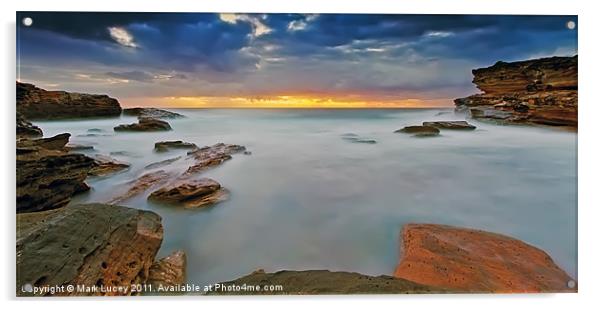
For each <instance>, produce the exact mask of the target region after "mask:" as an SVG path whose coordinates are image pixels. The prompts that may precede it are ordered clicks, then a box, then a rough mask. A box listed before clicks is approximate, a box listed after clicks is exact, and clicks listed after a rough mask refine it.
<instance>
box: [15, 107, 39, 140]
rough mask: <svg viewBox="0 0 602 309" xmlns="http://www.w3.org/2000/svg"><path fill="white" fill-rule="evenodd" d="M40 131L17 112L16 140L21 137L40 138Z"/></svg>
mask: <svg viewBox="0 0 602 309" xmlns="http://www.w3.org/2000/svg"><path fill="white" fill-rule="evenodd" d="M42 134H43V133H42V129H40V128H38V127H37V126H35V125H33V124H32V123H31V122H29V121H28V120H27V119H25V117H23V115H21V114H19V113H18V112H17V138H22V137H41V136H42Z"/></svg>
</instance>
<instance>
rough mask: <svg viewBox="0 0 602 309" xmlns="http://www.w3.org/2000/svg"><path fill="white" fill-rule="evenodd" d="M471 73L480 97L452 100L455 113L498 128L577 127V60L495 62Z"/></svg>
mask: <svg viewBox="0 0 602 309" xmlns="http://www.w3.org/2000/svg"><path fill="white" fill-rule="evenodd" d="M472 72H473V75H474V79H473V83H474V84H475V85H477V88H479V89H481V90H483V91H484V93H483V94H475V95H472V96H469V97H466V98H459V99H456V100H454V103H455V104H456V111H458V112H466V113H468V114H469V115H470V116H471V117H472V118H474V119H481V120H492V121H495V122H497V123H502V124H538V125H548V126H565V127H570V128H576V127H577V124H578V121H577V114H578V112H577V108H578V107H577V103H578V100H577V56H574V57H551V58H542V59H536V60H529V61H519V62H511V63H506V62H498V63H496V64H495V65H493V66H491V67H488V68H482V69H477V70H473V71H472Z"/></svg>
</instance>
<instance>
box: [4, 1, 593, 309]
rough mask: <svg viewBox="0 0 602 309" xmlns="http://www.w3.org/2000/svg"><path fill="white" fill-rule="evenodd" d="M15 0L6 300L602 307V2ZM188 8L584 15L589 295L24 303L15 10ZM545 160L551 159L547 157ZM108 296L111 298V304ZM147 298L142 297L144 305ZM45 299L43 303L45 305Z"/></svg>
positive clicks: (583, 171)
mask: <svg viewBox="0 0 602 309" xmlns="http://www.w3.org/2000/svg"><path fill="white" fill-rule="evenodd" d="M151 2H152V1H149V0H146V1H128V2H126V1H123V0H102V1H93V2H89V3H84V1H65V0H51V1H25V0H21V1H15V0H12V1H11V0H4V1H2V2H1V3H2V4H1V6H2V10H1V13H0V14H1V15H2V24H1V26H2V34H3V37H2V43H3V45H2V47H1V48H0V53H1V54H2V57H0V59H1V61H2V66H0V67H1V68H3V71H4V74H2V83H1V87H2V92H1V94H2V99H3V100H2V102H1V103H0V106H1V108H2V112H1V114H0V117H2V118H0V119H1V120H0V125H1V128H2V144H1V145H2V148H1V151H0V155H1V156H2V160H1V164H2V165H1V167H2V169H1V172H2V183H1V185H0V190H2V191H1V194H0V197H1V198H2V199H3V200H4V203H3V205H1V206H0V208H2V223H3V224H2V231H3V235H2V238H1V239H2V250H1V252H2V253H0V258H1V260H2V265H1V266H2V270H3V271H2V272H0V294H1V295H2V299H3V302H6V304H5V305H8V306H10V307H17V306H18V307H19V308H30V307H31V308H39V307H43V308H46V307H60V308H82V307H83V306H85V307H87V308H105V307H106V306H116V305H118V306H145V307H149V308H165V307H168V306H169V307H178V308H180V307H207V306H226V305H232V306H240V307H251V308H253V307H261V308H266V307H267V308H280V307H282V306H286V307H292V308H306V307H307V306H311V307H314V306H320V307H335V306H336V307H338V306H349V307H351V308H367V307H371V309H373V308H374V309H376V308H386V307H389V306H396V307H407V308H420V309H423V308H447V307H448V306H451V307H452V308H454V307H463V308H487V309H494V308H504V309H508V308H512V307H515V308H524V307H527V306H528V307H533V308H563V309H567V308H572V307H594V306H596V307H598V308H599V306H600V305H601V304H602V301H601V300H600V296H601V295H600V294H602V292H600V291H598V290H599V288H601V287H602V283H601V282H602V276H601V271H600V264H601V263H602V255H601V254H600V252H601V247H602V242H600V240H599V239H598V236H600V235H602V232H601V231H600V229H599V226H600V225H601V222H600V219H601V217H602V212H601V211H600V208H601V207H602V203H600V202H601V199H600V195H601V194H600V192H598V190H602V189H600V188H599V185H600V180H599V174H600V172H602V169H601V168H600V165H601V164H600V160H601V159H602V154H601V151H600V140H601V139H602V135H601V133H602V130H601V129H600V126H599V124H600V120H599V119H600V117H602V108H601V106H602V91H598V90H599V89H600V88H601V87H602V86H601V85H600V83H601V82H602V78H601V75H602V68H601V67H600V66H601V65H600V58H601V57H602V52H601V50H600V38H602V34H601V32H602V23H601V22H600V20H601V19H602V16H601V14H602V12H601V10H600V5H599V4H597V3H596V1H581V0H566V1H557V0H530V1H529V0H522V1H518V0H411V1H410V0H405V1H404V0H389V1H387V0H369V1H365V0H362V1H357V0H343V1H341V0H298V1H285V0H274V1H265V0H264V1H261V0H254V1H244V0H239V1H233V0H219V1H186V0H167V1H156V2H153V3H151ZM17 10H22V11H27V10H29V11H34V10H38V11H156V12H163V11H172V12H173V11H182V12H241V13H244V12H247V13H250V12H258V13H270V12H273V13H277V12H296V13H327V12H339V13H436V14H559V15H567V14H571V15H573V14H576V15H579V18H578V26H577V28H578V35H579V105H580V106H579V135H578V136H579V161H578V162H579V206H578V207H579V224H578V225H579V264H578V265H579V274H578V278H579V293H577V294H555V295H552V294H549V295H542V294H538V295H387V296H292V297H291V296H289V297H282V296H276V297H274V296H272V297H258V296H255V297H223V296H220V297H178V298H175V297H168V298H166V297H145V298H140V297H137V298H103V299H100V298H78V299H74V298H70V299H61V300H57V299H43V300H41V301H40V300H32V299H16V298H15V296H14V293H15V288H14V283H15V280H16V279H15V278H16V274H15V151H14V147H15V144H14V141H15V86H14V82H15V79H16V75H15V74H16V73H15V68H16V66H15V49H16V48H15V25H16V24H15V18H16V17H15V11H17ZM542 160H545V158H542ZM99 300H103V301H102V302H101V301H99ZM134 301H135V302H137V303H134ZM42 302H43V303H42Z"/></svg>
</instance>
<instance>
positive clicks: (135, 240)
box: [16, 204, 163, 296]
mask: <svg viewBox="0 0 602 309" xmlns="http://www.w3.org/2000/svg"><path fill="white" fill-rule="evenodd" d="M162 240H163V227H162V225H161V217H159V216H158V215H157V214H155V213H153V212H150V211H144V210H139V209H133V208H126V207H121V206H112V205H104V204H84V205H69V206H67V207H64V208H61V209H57V210H50V211H44V212H37V213H28V214H18V215H17V258H16V259H17V295H22V296H30V295H33V294H32V293H28V292H27V288H24V287H26V285H28V284H30V285H33V286H35V287H44V286H57V285H58V286H64V287H66V286H67V285H73V286H75V287H76V288H75V289H74V290H73V291H68V290H67V289H65V290H64V291H59V293H57V294H54V295H58V296H61V295H62V296H65V295H130V294H131V293H132V291H131V289H129V287H131V286H132V284H138V283H145V282H146V281H147V280H148V278H149V270H150V268H151V265H152V264H153V262H154V261H155V255H156V254H157V251H158V250H159V247H160V246H161V242H162ZM77 286H85V287H89V288H93V287H97V288H98V290H96V291H94V290H92V289H89V290H80V289H78V288H77ZM102 287H104V288H105V290H104V291H103V290H101V288H102ZM107 287H124V288H125V289H123V290H110V291H107V290H106V288H107ZM45 295H50V293H48V292H47V293H46V294H45ZM36 296H39V295H36Z"/></svg>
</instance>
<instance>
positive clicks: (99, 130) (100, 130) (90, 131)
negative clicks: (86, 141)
mask: <svg viewBox="0 0 602 309" xmlns="http://www.w3.org/2000/svg"><path fill="white" fill-rule="evenodd" d="M87 132H89V133H100V132H104V130H103V129H99V128H92V129H88V131H87Z"/></svg>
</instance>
